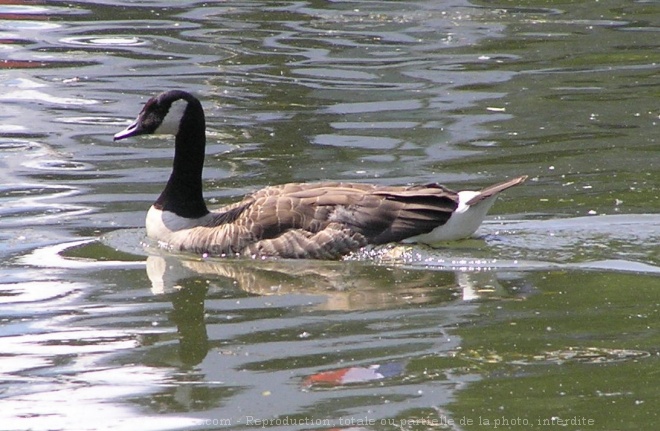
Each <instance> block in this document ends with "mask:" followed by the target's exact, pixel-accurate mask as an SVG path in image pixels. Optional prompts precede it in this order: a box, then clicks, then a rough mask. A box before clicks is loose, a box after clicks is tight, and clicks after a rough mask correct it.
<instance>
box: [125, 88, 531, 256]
mask: <svg viewBox="0 0 660 431" xmlns="http://www.w3.org/2000/svg"><path fill="white" fill-rule="evenodd" d="M205 129H206V126H205V120H204V110H203V108H202V105H201V103H200V102H199V100H197V98H195V97H194V96H193V95H191V94H189V93H187V92H184V91H178V90H173V91H167V92H165V93H162V94H159V95H158V96H155V97H153V98H151V99H150V100H149V101H148V102H147V103H146V104H145V105H144V107H143V109H142V111H141V112H140V113H139V115H138V116H137V119H136V120H135V121H134V122H133V123H131V125H129V126H128V127H127V128H126V129H125V130H123V131H121V132H119V133H117V134H116V135H115V136H114V140H120V139H125V138H129V137H132V136H137V135H143V134H172V135H174V136H175V138H176V139H175V146H174V164H173V169H172V173H171V175H170V178H169V181H168V182H167V185H166V186H165V189H164V190H163V192H162V193H161V195H160V196H159V197H158V199H156V202H155V203H154V204H153V205H152V206H151V208H150V209H149V212H148V213H147V218H146V226H147V236H149V237H150V238H152V239H155V240H157V241H159V243H160V244H161V245H164V246H166V247H167V248H169V249H171V250H176V251H190V252H193V253H206V254H209V255H216V256H217V255H222V256H224V255H236V254H238V255H247V256H252V257H269V256H273V257H283V258H312V259H338V258H340V257H342V256H344V255H346V254H348V253H350V252H353V251H356V250H358V249H360V248H361V247H364V246H366V245H367V244H385V243H390V242H407V243H414V242H421V243H426V244H432V243H436V242H438V241H449V240H456V239H461V238H465V237H469V236H470V235H472V234H473V233H474V232H475V231H476V230H477V228H478V227H479V225H480V224H481V222H482V221H483V219H484V217H485V216H486V213H487V212H488V210H489V209H490V207H491V206H492V205H493V203H494V201H495V198H496V196H497V194H498V193H499V192H501V191H503V190H506V189H508V188H509V187H513V186H515V185H518V184H520V183H522V182H523V181H525V179H526V178H527V177H526V176H521V177H517V178H514V179H511V180H508V181H505V182H503V183H499V184H495V185H492V186H489V187H486V188H485V189H482V190H480V191H462V192H455V191H452V190H449V189H447V188H445V187H444V186H441V185H439V184H426V185H415V186H403V187H390V186H380V185H370V184H359V183H345V182H318V183H304V184H295V183H291V184H283V185H278V186H271V187H266V188H264V189H262V190H259V191H257V192H255V193H253V194H251V195H248V196H246V197H245V198H244V199H243V200H242V201H240V202H237V203H234V204H231V205H228V206H225V207H223V208H220V209H218V210H216V211H213V212H209V210H208V209H207V207H206V204H205V203H204V198H203V196H202V169H203V166H204V153H205V146H206V136H205Z"/></svg>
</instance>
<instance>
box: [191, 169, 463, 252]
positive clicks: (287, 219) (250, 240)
mask: <svg viewBox="0 0 660 431" xmlns="http://www.w3.org/2000/svg"><path fill="white" fill-rule="evenodd" d="M457 204H458V198H457V195H456V193H455V192H453V191H451V190H448V189H446V188H444V187H442V186H439V185H437V184H430V185H427V186H412V187H386V186H375V185H369V184H355V183H329V182H326V183H307V184H284V185H280V186H274V187H267V188H265V189H263V190H260V191H258V192H256V193H254V194H252V195H250V196H247V197H246V198H245V199H244V200H243V201H242V202H240V203H238V204H233V205H230V206H227V207H224V208H222V209H221V210H220V211H219V212H218V213H217V215H215V216H214V218H213V221H212V223H211V224H210V225H208V226H207V227H206V228H209V227H212V228H213V229H212V230H213V231H214V232H213V235H207V238H206V240H205V241H203V242H204V243H205V244H204V245H203V247H206V248H208V250H206V251H209V252H212V253H219V254H222V253H225V254H226V253H234V252H242V253H249V254H260V255H272V256H281V257H313V258H325V259H328V258H333V257H339V256H341V255H344V254H346V253H348V252H350V251H353V250H357V249H358V248H360V247H363V246H364V245H366V244H369V243H371V244H383V243H387V242H393V241H399V240H402V239H404V238H407V237H409V236H414V235H418V234H421V233H427V232H430V231H431V230H433V229H434V228H435V227H437V226H439V225H442V224H444V223H446V221H447V220H448V219H449V217H450V215H451V213H452V211H453V210H454V209H455V208H456V207H457ZM198 229H203V228H198ZM203 235H204V234H202V233H199V236H200V237H201V236H203ZM194 236H197V235H194ZM198 243H199V241H198Z"/></svg>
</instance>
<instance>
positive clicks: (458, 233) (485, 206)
mask: <svg viewBox="0 0 660 431" xmlns="http://www.w3.org/2000/svg"><path fill="white" fill-rule="evenodd" d="M480 193H481V192H473V191H462V192H458V208H456V211H454V212H453V213H452V215H451V217H450V218H449V220H448V221H447V223H445V224H443V225H442V226H438V227H436V228H435V229H433V230H432V231H431V232H429V233H425V234H422V235H417V236H413V237H410V238H406V239H405V240H403V241H402V242H407V243H410V242H421V243H424V244H434V243H437V242H442V241H455V240H458V239H463V238H468V237H470V236H472V234H473V233H475V232H476V231H477V229H479V226H481V222H483V221H484V219H485V218H486V214H487V213H488V210H489V209H490V207H492V206H493V204H494V203H495V199H496V198H497V194H495V195H493V196H490V197H488V198H486V199H484V200H482V201H479V202H478V203H476V204H474V205H468V204H467V202H469V201H470V200H471V199H472V198H474V197H475V196H477V195H479V194H480Z"/></svg>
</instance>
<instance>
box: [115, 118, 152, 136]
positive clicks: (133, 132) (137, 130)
mask: <svg viewBox="0 0 660 431" xmlns="http://www.w3.org/2000/svg"><path fill="white" fill-rule="evenodd" d="M143 133H145V132H144V130H142V128H141V127H140V119H139V118H138V119H136V120H135V121H133V122H132V123H131V124H130V126H128V127H127V128H125V129H124V130H122V131H121V132H119V133H117V134H115V137H114V139H113V140H115V141H119V140H120V139H126V138H130V137H131V136H137V135H141V134H143Z"/></svg>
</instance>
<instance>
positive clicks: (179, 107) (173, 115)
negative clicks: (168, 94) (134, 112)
mask: <svg viewBox="0 0 660 431" xmlns="http://www.w3.org/2000/svg"><path fill="white" fill-rule="evenodd" d="M187 107H188V102H186V101H185V100H177V101H176V102H174V103H172V106H170V110H169V111H167V115H166V116H165V118H163V122H162V123H160V126H158V128H157V129H156V130H155V131H154V133H155V134H159V135H176V134H177V133H178V131H179V125H180V124H181V119H182V118H183V114H184V113H185V112H186V108H187Z"/></svg>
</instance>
